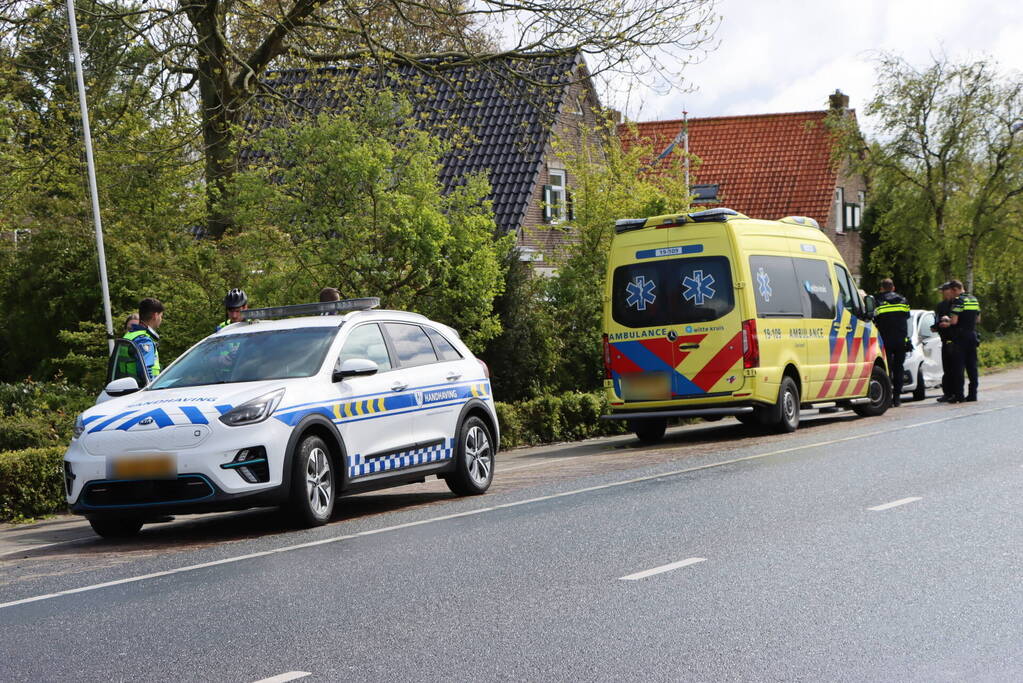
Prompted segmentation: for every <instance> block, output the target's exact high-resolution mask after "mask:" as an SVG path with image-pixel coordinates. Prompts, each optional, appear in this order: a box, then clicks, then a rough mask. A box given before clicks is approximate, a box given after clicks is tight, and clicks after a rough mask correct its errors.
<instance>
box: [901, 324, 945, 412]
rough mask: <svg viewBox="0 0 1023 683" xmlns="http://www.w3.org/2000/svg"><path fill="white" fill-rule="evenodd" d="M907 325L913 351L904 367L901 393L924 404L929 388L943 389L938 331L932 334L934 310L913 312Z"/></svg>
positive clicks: (907, 356)
mask: <svg viewBox="0 0 1023 683" xmlns="http://www.w3.org/2000/svg"><path fill="white" fill-rule="evenodd" d="M906 324H907V326H908V328H909V329H908V330H907V336H908V337H909V339H910V341H911V342H912V343H913V349H912V350H911V351H910V352H909V353H907V354H906V361H905V364H904V365H903V385H902V391H903V393H907V394H908V393H911V394H913V398H914V399H915V400H917V401H922V400H924V399H925V398H927V389H928V388H931V387H940V386H941V375H942V365H941V339H939V338H938V333H937V332H932V331H931V325H933V324H934V312H933V311H924V310H920V309H913V310H911V311H910V312H909V320H908V321H907V323H906Z"/></svg>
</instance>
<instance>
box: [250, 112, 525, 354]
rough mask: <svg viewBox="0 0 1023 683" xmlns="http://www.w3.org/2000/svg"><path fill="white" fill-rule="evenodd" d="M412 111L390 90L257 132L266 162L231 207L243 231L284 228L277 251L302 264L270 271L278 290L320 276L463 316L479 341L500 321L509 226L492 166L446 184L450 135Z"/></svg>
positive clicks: (353, 292) (430, 311) (450, 317)
mask: <svg viewBox="0 0 1023 683" xmlns="http://www.w3.org/2000/svg"><path fill="white" fill-rule="evenodd" d="M410 111H411V108H410V106H409V104H408V102H407V101H404V100H402V99H401V98H398V97H396V96H394V95H391V94H390V93H386V92H384V93H381V94H378V95H377V96H376V97H375V98H373V99H369V100H368V101H363V102H362V103H361V104H360V106H358V107H353V108H351V109H349V111H348V113H347V114H346V115H335V116H332V115H327V114H322V115H320V116H318V117H316V118H315V119H313V120H310V121H307V122H306V124H305V125H303V126H299V127H294V126H289V127H286V128H270V129H267V130H265V131H264V132H263V133H262V134H261V135H260V136H259V137H258V138H256V139H255V140H254V144H255V145H256V146H257V147H258V148H259V149H260V150H261V151H262V152H264V155H263V156H262V162H259V163H256V164H254V165H253V166H252V167H251V168H249V169H247V170H245V171H242V172H240V173H239V174H238V176H237V177H236V180H235V186H234V187H232V188H231V189H232V194H234V195H235V196H236V197H237V204H236V205H235V206H233V207H231V210H232V211H233V212H234V214H235V215H236V216H237V218H238V221H239V225H240V226H241V227H242V228H243V230H242V234H243V235H246V234H248V231H249V230H253V229H259V230H262V231H263V232H264V234H276V235H277V238H276V240H275V244H274V246H273V248H271V249H268V251H269V252H271V253H275V254H276V255H277V256H278V257H281V258H284V259H285V260H286V261H288V262H291V263H293V264H294V266H292V267H291V268H287V269H285V270H283V271H280V272H279V273H277V274H272V273H268V274H266V275H265V276H264V277H262V279H263V281H264V282H270V281H272V282H274V283H275V289H276V291H277V293H278V294H277V295H278V296H281V295H283V296H286V297H288V296H290V298H292V299H295V300H302V299H308V298H309V297H310V296H311V295H312V294H313V292H312V291H310V287H311V285H312V284H314V285H315V287H316V288H319V287H322V286H326V285H330V286H334V287H337V288H338V289H339V290H340V291H341V295H342V297H358V296H379V297H381V299H382V301H383V303H384V305H386V306H388V307H392V308H399V309H412V310H417V311H419V312H422V313H425V314H427V315H429V316H431V317H433V318H436V319H439V320H440V321H442V322H445V323H448V324H450V325H452V326H454V327H456V328H457V329H459V330H460V331H461V333H462V334H463V336H464V339H465V341H466V343H467V344H468V345H469V346H470V347H472V348H476V349H478V348H480V347H481V345H482V344H483V343H484V342H486V341H487V340H488V339H490V338H491V337H493V336H495V335H496V334H497V333H498V331H499V330H500V326H499V324H498V321H497V318H496V316H495V315H494V314H493V300H494V297H495V296H496V295H497V294H499V293H500V291H501V286H502V285H501V283H502V275H503V274H502V270H501V267H500V260H501V257H502V255H503V254H504V253H505V252H507V251H508V250H509V248H510V246H511V237H504V238H495V236H494V233H495V226H494V220H493V213H492V210H491V208H490V206H489V203H488V202H487V201H485V197H486V196H487V194H488V193H489V191H490V188H489V185H488V184H487V183H486V181H485V180H484V179H483V178H481V177H473V178H469V179H468V180H467V182H466V183H465V184H463V185H461V186H459V187H457V188H455V189H453V190H452V191H450V192H448V193H447V194H445V193H444V191H443V186H442V184H441V182H440V179H439V171H440V159H441V155H442V154H443V152H444V151H445V145H444V144H443V143H442V142H441V141H440V140H439V139H438V138H437V137H434V136H431V135H429V134H428V133H425V132H423V131H421V130H419V129H418V128H416V127H415V126H414V122H413V121H411V120H410V119H411V118H412V117H410V116H409V113H410ZM242 239H244V238H242ZM296 288H301V289H300V290H299V291H296ZM301 290H304V291H301Z"/></svg>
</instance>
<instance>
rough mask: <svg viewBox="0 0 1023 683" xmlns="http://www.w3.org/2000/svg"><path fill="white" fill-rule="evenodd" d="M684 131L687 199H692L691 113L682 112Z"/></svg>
mask: <svg viewBox="0 0 1023 683" xmlns="http://www.w3.org/2000/svg"><path fill="white" fill-rule="evenodd" d="M682 130H684V131H685V142H686V146H685V150H686V198H687V199H690V198H691V197H692V193H691V192H690V191H689V112H687V111H683V112H682Z"/></svg>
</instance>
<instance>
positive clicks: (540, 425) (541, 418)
mask: <svg viewBox="0 0 1023 683" xmlns="http://www.w3.org/2000/svg"><path fill="white" fill-rule="evenodd" d="M608 412H609V410H608V406H607V399H606V397H605V395H604V393H603V392H600V393H593V394H584V393H582V392H578V391H572V392H568V393H565V394H559V395H552V394H547V395H544V396H538V397H537V398H534V399H530V400H528V401H520V402H518V403H497V419H498V420H499V421H500V424H501V445H502V446H505V447H508V448H512V447H514V446H527V445H536V444H543V443H553V442H555V441H576V440H579V439H588V438H590V437H594V436H608V435H612V434H624V433H625V432H626V429H625V423H624V422H622V421H620V420H615V421H609V420H601V419H600V416H601V415H606V414H607V413H608Z"/></svg>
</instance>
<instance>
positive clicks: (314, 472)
mask: <svg viewBox="0 0 1023 683" xmlns="http://www.w3.org/2000/svg"><path fill="white" fill-rule="evenodd" d="M305 490H306V496H307V498H308V499H309V508H310V509H311V510H312V511H313V512H314V513H315V514H316V515H317V516H318V517H322V516H323V515H324V514H326V512H327V508H329V507H330V501H331V495H332V490H331V485H330V459H329V457H328V456H327V454H326V453H325V452H324V450H323V449H322V448H314V449H313V450H312V451H311V452H310V453H309V458H308V459H307V460H306V467H305Z"/></svg>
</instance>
